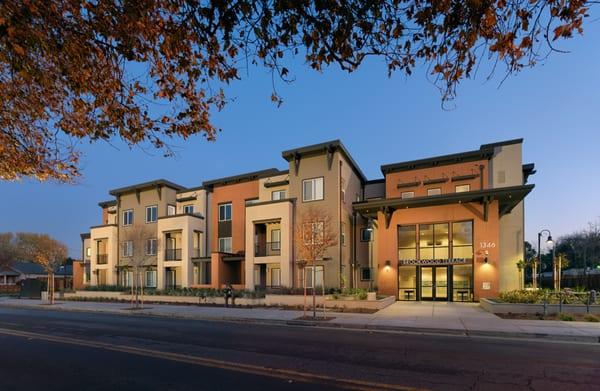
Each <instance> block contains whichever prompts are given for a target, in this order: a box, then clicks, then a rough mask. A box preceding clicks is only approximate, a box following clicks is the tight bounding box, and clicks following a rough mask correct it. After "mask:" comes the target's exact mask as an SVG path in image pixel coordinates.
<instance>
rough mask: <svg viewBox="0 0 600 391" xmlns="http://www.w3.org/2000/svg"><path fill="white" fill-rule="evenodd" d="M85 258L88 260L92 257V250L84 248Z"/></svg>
mask: <svg viewBox="0 0 600 391" xmlns="http://www.w3.org/2000/svg"><path fill="white" fill-rule="evenodd" d="M85 256H86V258H89V257H91V256H92V248H91V247H86V248H85Z"/></svg>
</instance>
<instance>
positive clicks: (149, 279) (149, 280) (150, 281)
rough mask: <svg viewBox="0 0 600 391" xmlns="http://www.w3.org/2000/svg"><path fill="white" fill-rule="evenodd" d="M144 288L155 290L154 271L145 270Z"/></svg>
mask: <svg viewBox="0 0 600 391" xmlns="http://www.w3.org/2000/svg"><path fill="white" fill-rule="evenodd" d="M146 286H147V287H148V288H156V270H146Z"/></svg>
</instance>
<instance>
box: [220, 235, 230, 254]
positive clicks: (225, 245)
mask: <svg viewBox="0 0 600 391" xmlns="http://www.w3.org/2000/svg"><path fill="white" fill-rule="evenodd" d="M219 252H222V253H231V238H230V237H229V238H219Z"/></svg>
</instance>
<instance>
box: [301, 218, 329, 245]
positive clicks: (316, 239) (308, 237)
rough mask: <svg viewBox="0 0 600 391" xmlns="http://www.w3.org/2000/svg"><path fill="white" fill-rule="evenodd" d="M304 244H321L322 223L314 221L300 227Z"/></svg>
mask: <svg viewBox="0 0 600 391" xmlns="http://www.w3.org/2000/svg"><path fill="white" fill-rule="evenodd" d="M302 228H303V229H302V231H303V234H302V236H303V237H304V243H306V244H316V243H322V242H323V229H324V227H323V222H322V221H315V222H313V223H304V226H303V227H302Z"/></svg>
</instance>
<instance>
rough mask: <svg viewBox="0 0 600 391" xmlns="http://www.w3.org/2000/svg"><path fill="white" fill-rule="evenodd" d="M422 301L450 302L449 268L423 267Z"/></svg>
mask: <svg viewBox="0 0 600 391" xmlns="http://www.w3.org/2000/svg"><path fill="white" fill-rule="evenodd" d="M421 300H448V266H422V267H421Z"/></svg>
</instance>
